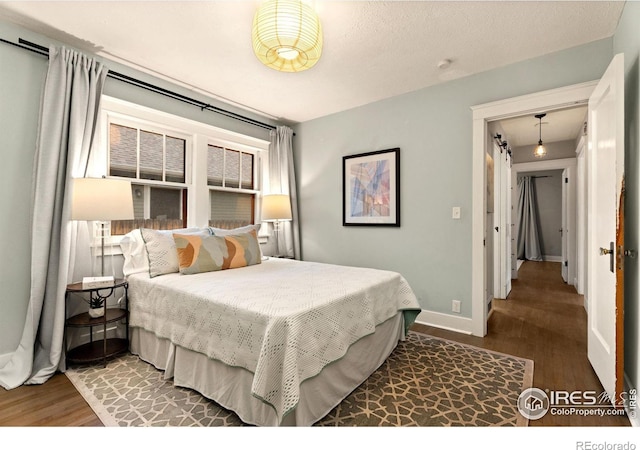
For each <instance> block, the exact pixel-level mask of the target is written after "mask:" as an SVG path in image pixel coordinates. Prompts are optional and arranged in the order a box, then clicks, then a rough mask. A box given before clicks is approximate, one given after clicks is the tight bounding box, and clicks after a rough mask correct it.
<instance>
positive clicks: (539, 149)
mask: <svg viewBox="0 0 640 450" xmlns="http://www.w3.org/2000/svg"><path fill="white" fill-rule="evenodd" d="M544 116H546V114H536V115H535V118H536V119H539V120H540V125H539V128H540V139H539V140H538V145H537V146H536V148H535V150H534V151H533V156H535V157H536V158H542V157H544V156H545V155H546V154H547V149H546V148H544V145H542V118H543V117H544Z"/></svg>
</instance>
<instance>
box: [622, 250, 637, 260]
mask: <svg viewBox="0 0 640 450" xmlns="http://www.w3.org/2000/svg"><path fill="white" fill-rule="evenodd" d="M624 256H628V257H629V258H635V257H636V251H635V250H625V251H624Z"/></svg>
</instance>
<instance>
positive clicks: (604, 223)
mask: <svg viewBox="0 0 640 450" xmlns="http://www.w3.org/2000/svg"><path fill="white" fill-rule="evenodd" d="M588 120H589V124H588V136H589V146H588V160H587V172H588V174H587V177H588V178H587V180H588V186H589V188H588V192H587V198H588V200H587V202H588V206H587V208H588V212H587V214H588V230H589V237H588V244H587V249H588V255H587V272H588V275H587V282H588V289H587V294H588V299H587V301H588V305H589V308H588V311H589V312H588V338H587V347H588V348H587V353H588V356H589V361H590V362H591V365H592V366H593V368H594V370H595V372H596V374H597V375H598V378H599V379H600V382H601V383H602V386H603V387H604V389H605V391H606V392H607V393H608V394H609V395H610V396H611V398H612V399H616V398H619V395H620V394H621V393H622V389H623V365H622V362H623V359H622V356H623V355H622V350H623V349H622V342H623V313H624V310H623V308H624V303H623V297H622V294H623V282H624V278H623V267H622V263H623V260H624V256H623V254H622V251H623V248H624V247H623V244H624V242H623V233H622V232H621V231H622V225H623V223H624V211H623V209H622V208H621V207H622V205H623V203H622V202H623V183H624V181H623V180H624V126H623V125H624V57H623V55H622V54H618V55H616V56H615V57H614V58H613V60H612V62H611V64H610V65H609V67H608V68H607V71H606V72H605V74H604V76H603V77H602V79H601V80H600V82H599V83H598V85H597V87H596V88H595V90H594V91H593V94H592V95H591V97H590V99H589V116H588Z"/></svg>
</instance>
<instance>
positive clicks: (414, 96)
mask: <svg viewBox="0 0 640 450" xmlns="http://www.w3.org/2000/svg"><path fill="white" fill-rule="evenodd" d="M611 57H612V39H604V40H601V41H597V42H593V43H590V44H587V45H583V46H580V47H576V48H572V49H569V50H566V51H561V52H557V53H554V54H550V55H546V56H543V57H540V58H536V59H531V60H527V61H524V62H521V63H517V64H513V65H509V66H506V67H503V68H501V69H496V70H491V71H488V72H485V73H481V74H478V75H474V76H469V77H466V78H463V79H459V80H455V81H451V82H448V83H446V84H442V85H439V86H434V87H430V88H426V89H423V90H420V91H417V92H413V93H409V94H406V95H401V96H397V97H394V98H391V99H387V100H383V101H379V102H376V103H373V104H370V105H366V106H363V107H360V108H356V109H353V110H349V111H346V112H342V113H338V114H334V115H331V116H327V117H324V118H320V119H316V120H312V121H309V122H305V123H302V124H300V125H298V126H296V127H295V131H296V134H297V136H296V139H295V141H294V148H295V152H296V153H295V157H296V158H295V159H296V168H297V170H298V172H297V179H298V184H299V208H300V218H301V230H302V232H301V239H302V254H303V257H304V259H306V260H313V261H323V262H331V263H337V264H346V265H356V266H368V267H376V268H383V269H390V270H394V271H398V272H400V273H401V274H402V275H404V277H405V278H406V279H407V280H408V282H409V283H410V284H411V286H412V287H413V289H414V290H415V292H416V294H417V296H418V297H419V299H420V304H421V306H422V308H423V309H425V310H429V311H434V312H439V313H445V314H452V313H451V300H452V299H458V300H461V301H462V312H461V316H462V317H471V218H470V213H471V160H472V157H471V155H472V114H471V109H470V108H471V106H473V105H478V104H482V103H486V102H490V101H495V100H501V99H505V98H510V97H515V96H519V95H524V94H528V93H533V92H538V91H542V90H546V89H552V88H558V87H562V86H566V85H571V84H575V83H581V82H586V81H592V80H596V79H598V78H600V77H601V76H602V74H603V73H604V70H605V69H606V67H607V65H608V64H609V61H610V60H611ZM393 147H400V149H401V195H402V199H401V211H402V226H401V227H400V228H397V229H391V228H354V227H343V226H342V215H341V211H342V156H344V155H349V154H354V153H360V152H367V151H372V150H379V149H386V148H393ZM454 206H460V207H461V208H462V217H461V219H460V220H452V219H451V208H452V207H454Z"/></svg>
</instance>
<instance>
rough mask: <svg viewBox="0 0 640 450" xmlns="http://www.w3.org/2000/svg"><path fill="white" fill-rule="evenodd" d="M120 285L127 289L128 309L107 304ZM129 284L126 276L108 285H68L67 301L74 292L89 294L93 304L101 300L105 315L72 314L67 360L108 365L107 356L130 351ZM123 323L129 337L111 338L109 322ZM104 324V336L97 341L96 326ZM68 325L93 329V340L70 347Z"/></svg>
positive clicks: (125, 305)
mask: <svg viewBox="0 0 640 450" xmlns="http://www.w3.org/2000/svg"><path fill="white" fill-rule="evenodd" d="M118 288H122V289H123V290H124V308H121V307H115V308H114V307H111V308H108V307H107V300H108V299H109V298H110V297H111V296H113V295H114V294H115V292H116V291H117V289H118ZM128 289H129V284H128V283H127V281H126V280H124V279H115V280H114V281H113V283H110V284H109V285H108V286H99V287H83V284H82V282H77V283H71V284H68V285H67V292H66V302H65V307H66V303H68V302H69V297H70V296H71V294H89V299H85V298H83V300H84V301H86V302H88V303H90V304H96V303H100V304H102V305H103V306H104V314H103V315H102V316H101V317H91V316H90V315H89V313H88V312H84V313H80V314H77V315H75V316H72V317H69V318H68V319H66V322H65V341H64V342H65V349H66V355H67V363H77V364H88V363H93V362H97V361H102V363H103V365H104V366H105V367H106V365H107V359H108V358H110V357H111V356H114V355H117V354H119V353H123V352H126V351H127V350H129V297H128ZM121 321H122V322H123V323H124V326H125V334H126V338H125V339H122V338H107V325H108V324H110V323H117V322H121ZM98 326H101V327H102V331H103V334H102V339H99V340H95V341H94V340H93V328H94V327H98ZM67 328H89V330H90V331H89V342H88V343H86V344H82V345H79V346H77V347H74V348H71V349H67V333H66V329H67Z"/></svg>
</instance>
